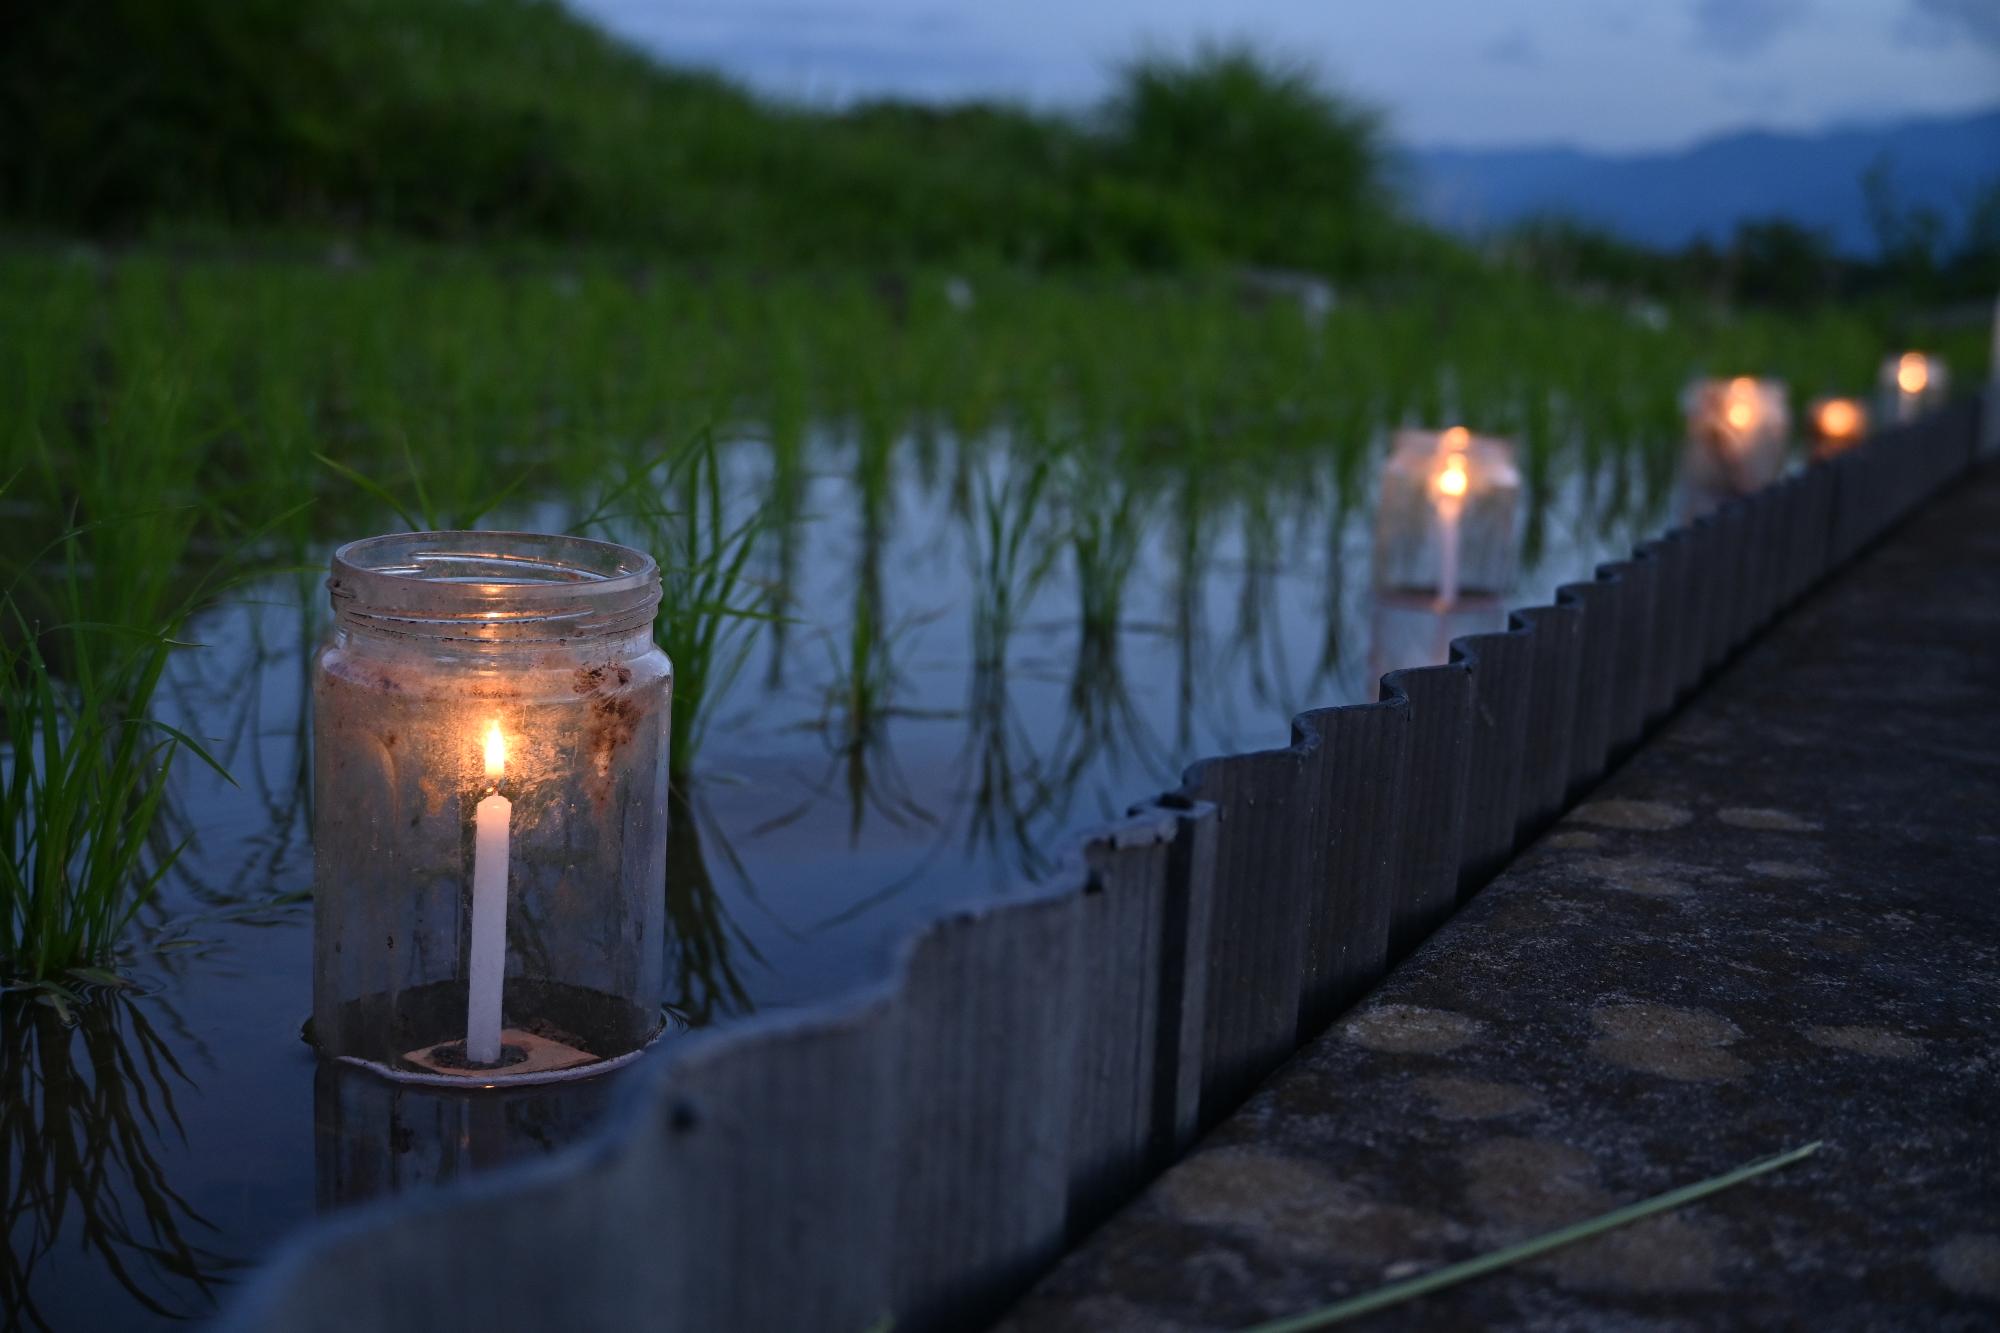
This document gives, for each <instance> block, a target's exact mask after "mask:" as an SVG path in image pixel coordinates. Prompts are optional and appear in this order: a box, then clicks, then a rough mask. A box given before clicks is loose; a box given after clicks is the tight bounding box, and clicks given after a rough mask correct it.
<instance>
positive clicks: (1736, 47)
mask: <svg viewBox="0 0 2000 1333" xmlns="http://www.w3.org/2000/svg"><path fill="white" fill-rule="evenodd" d="M1949 2H1950V0H1947V3H1949ZM1806 10H1807V4H1806V0H1695V6H1694V43H1693V44H1694V46H1695V48H1696V49H1697V50H1703V51H1711V52H1713V53H1715V54H1717V55H1723V56H1729V57H1732V58H1734V59H1738V60H1742V59H1748V58H1749V57H1751V56H1754V55H1757V54H1759V53H1760V52H1762V51H1763V50H1764V48H1766V47H1768V46H1769V45H1770V44H1771V43H1772V42H1774V41H1776V40H1777V38H1778V36H1779V35H1780V34H1781V33H1783V32H1784V31H1785V30H1786V29H1787V28H1791V27H1795V26H1797V24H1798V22H1799V20H1801V19H1803V18H1804V17H1805V16H1806Z"/></svg>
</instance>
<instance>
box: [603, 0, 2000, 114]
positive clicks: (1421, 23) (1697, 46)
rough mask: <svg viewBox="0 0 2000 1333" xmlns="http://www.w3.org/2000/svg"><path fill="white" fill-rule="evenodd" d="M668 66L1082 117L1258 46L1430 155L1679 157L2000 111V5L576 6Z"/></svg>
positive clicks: (781, 86)
mask: <svg viewBox="0 0 2000 1333" xmlns="http://www.w3.org/2000/svg"><path fill="white" fill-rule="evenodd" d="M570 3H571V4H573V5H574V6H575V7H576V8H577V9H579V10H581V11H582V12H584V13H586V14H589V15H591V16H593V17H595V18H596V19H598V20H599V21H600V22H602V23H603V24H605V25H606V26H607V27H609V28H611V29H612V30H613V31H615V32H618V33H620V34H622V35H624V36H626V37H628V38H630V39H632V40H633V41H635V42H637V43H638V44H640V45H642V46H645V47H647V48H649V49H651V50H653V51H655V52H658V53H659V54H660V55H662V56H663V57H665V58H667V59H669V60H674V61H678V62H682V63H691V64H700V65H706V66H712V67H718V68H721V69H723V70H725V71H728V72H729V73H731V74H733V75H735V76H737V77H738V78H740V79H742V80H744V81H746V82H748V83H750V84H752V85H754V86H756V87H758V88H761V89H764V90H766V91H769V92H774V93H779V94H783V95H785V96H789V97H796V98H805V99H808V100H814V101H840V100H845V99H848V98H852V97H854V96H857V95H870V94H897V95H902V96H909V97H919V98H927V99H952V98H961V97H967V96H999V97H1005V98H1010V99H1014V100H1021V101H1028V102H1031V103H1034V104H1036V105H1040V106H1063V105H1076V104H1081V103H1084V102H1087V101H1089V100H1090V99H1092V98H1093V97H1095V96H1097V95H1098V94H1099V93H1100V92H1102V90H1103V88H1104V80H1105V71H1106V69H1107V68H1108V67H1109V66H1110V65H1112V64H1114V63H1115V62H1116V61H1117V60H1118V59H1120V58H1121V57H1123V56H1126V55H1129V54H1131V53H1132V52H1134V51H1136V50H1139V49H1142V48H1144V47H1146V46H1147V45H1149V44H1150V45H1153V46H1164V47H1168V48H1172V49H1180V48H1185V47H1186V46H1188V45H1189V44H1190V43H1191V42H1193V41H1194V40H1195V39H1197V38H1200V37H1204V36H1210V37H1233V36H1242V37H1248V38H1250V39H1252V40H1254V41H1256V42H1257V43H1259V44H1260V45H1262V46H1264V47H1266V48H1268V49H1270V50H1272V51H1274V52H1279V53H1283V54H1286V55H1292V56H1298V57H1303V58H1306V59H1308V60H1311V61H1312V62H1313V63H1314V64H1316V65H1317V66H1318V67H1319V68H1320V69H1321V70H1322V71H1324V72H1325V74H1326V75H1327V76H1328V77H1329V78H1330V79H1331V81H1332V82H1333V83H1335V84H1336V85H1337V86H1339V87H1342V88H1344V89H1346V90H1348V91H1350V92H1353V93H1357V94H1359V95H1360V96H1362V97H1363V98H1365V99H1367V100H1368V101H1371V102H1373V103H1374V104H1375V105H1377V106H1378V107H1381V108H1382V109H1384V110H1386V111H1387V112H1388V113H1389V116H1390V123H1391V126H1392V129H1393V130H1394V132H1395V133H1396V134H1397V136H1398V137H1399V138H1401V139H1403V140H1404V141H1405V142H1408V143H1413V144H1418V145H1423V146H1441V145H1448V146H1469V147H1485V146H1494V145H1526V144H1551V143H1561V144H1571V145H1576V146H1581V147H1586V148H1597V149H1609V150H1638V149H1653V148H1675V147H1680V146H1682V145H1684V144H1687V143H1689V142H1692V141H1693V140H1696V139H1699V138H1703V137H1706V136H1708V135H1711V134H1715V133H1718V132H1721V131H1726V130H1734V129H1741V128H1744V127H1747V126H1756V127H1763V128H1772V129H1818V128H1821V127H1824V126H1827V125H1831V124H1841V123H1856V122H1859V123H1869V122H1877V121H1881V120H1885V119H1892V118H1900V117H1905V116H1915V115H1926V114H1937V113H1952V112H1960V111H1967V110H1971V109H1974V108H1978V107H1987V106H1992V105H1995V104H2000V0H1232V2H1230V3H1206V4H1204V3H1197V2H1196V0H985V2H984V3H979V4H972V3H964V2H963V0H960V2H958V3H944V0H735V2H732V0H711V2H709V3H690V2H689V0H570Z"/></svg>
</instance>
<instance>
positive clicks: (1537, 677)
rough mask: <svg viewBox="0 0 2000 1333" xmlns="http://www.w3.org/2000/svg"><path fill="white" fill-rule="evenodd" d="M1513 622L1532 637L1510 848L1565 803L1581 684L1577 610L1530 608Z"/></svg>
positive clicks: (1540, 827) (1566, 605)
mask: <svg viewBox="0 0 2000 1333" xmlns="http://www.w3.org/2000/svg"><path fill="white" fill-rule="evenodd" d="M1514 619H1515V620H1517V621H1519V622H1521V623H1523V624H1525V625H1528V626H1530V627H1531V628H1532V629H1533V630H1534V634H1535V670H1534V674H1533V677H1532V679H1531V682H1530V684H1529V687H1528V689H1529V693H1528V723H1527V727H1526V728H1525V731H1524V734H1523V737H1522V743H1521V808H1520V814H1519V817H1518V818H1517V819H1516V820H1515V824H1514V841H1515V845H1516V846H1520V845H1522V844H1525V843H1526V842H1527V841H1528V840H1529V839H1531V838H1534V837H1536V836H1537V835H1539V834H1540V833H1541V831H1542V830H1543V829H1545V828H1547V827H1548V826H1549V825H1550V824H1552V823H1554V822H1555V818H1556V816H1557V815H1559V814H1561V813H1562V811H1563V807H1564V806H1565V805H1566V804H1567V802H1568V796H1569V784H1570V775H1571V772H1572V769H1573V764H1574V759H1573V754H1574V749H1575V741H1574V735H1573V733H1574V724H1575V720H1576V712H1577V695H1578V693H1579V692H1580V690H1581V687H1582V680H1583V608H1582V607H1580V606H1576V605H1573V604H1569V603H1561V604H1558V605H1556V606H1531V607H1526V608H1524V609H1522V610H1519V611H1516V612H1514Z"/></svg>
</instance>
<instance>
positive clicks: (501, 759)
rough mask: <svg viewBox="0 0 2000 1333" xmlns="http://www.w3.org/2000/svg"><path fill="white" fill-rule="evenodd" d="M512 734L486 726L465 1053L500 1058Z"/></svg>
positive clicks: (486, 1061) (480, 1060)
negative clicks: (506, 788)
mask: <svg viewBox="0 0 2000 1333" xmlns="http://www.w3.org/2000/svg"><path fill="white" fill-rule="evenodd" d="M506 767H507V738H506V737H505V736H504V735H502V734H501V731H500V723H499V722H498V721H495V722H492V723H489V724H488V725H487V728H486V780H487V782H489V783H491V784H492V790H491V791H490V792H489V793H488V794H487V796H486V798H485V799H484V800H482V801H480V803H479V805H478V807H477V808H476V809H475V810H474V812H473V830H474V831H473V841H472V945H471V949H470V957H469V959H468V961H467V966H466V974H467V985H466V1001H465V1058H466V1060H467V1061H468V1062H469V1063H472V1064H481V1065H493V1064H498V1063H500V985H501V979H502V978H503V977H504V976H505V975H506V971H507V854H508V845H507V844H508V840H509V829H508V825H509V824H510V823H511V821H512V820H513V817H514V803H513V802H512V801H510V800H508V799H507V798H506V797H505V796H502V795H501V794H500V778H501V775H502V774H503V773H504V772H505V770H506Z"/></svg>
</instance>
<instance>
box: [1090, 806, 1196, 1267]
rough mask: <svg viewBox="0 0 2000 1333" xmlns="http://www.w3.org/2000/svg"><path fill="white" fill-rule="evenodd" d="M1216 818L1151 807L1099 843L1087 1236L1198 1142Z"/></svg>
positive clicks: (1093, 880) (1095, 849)
mask: <svg viewBox="0 0 2000 1333" xmlns="http://www.w3.org/2000/svg"><path fill="white" fill-rule="evenodd" d="M1214 832H1215V812H1214V810H1213V809H1212V808H1211V807H1209V806H1206V805H1203V806H1198V807H1193V808H1188V809H1180V810H1174V809H1168V808H1166V807H1164V806H1160V805H1150V806H1143V807H1140V808H1139V809H1136V810H1134V811H1133V812H1132V814H1131V816H1130V817H1129V818H1127V819H1125V820H1122V821H1120V822H1119V823H1117V824H1112V825H1109V826H1107V827H1105V828H1102V829H1099V830H1098V831H1096V832H1095V833H1093V834H1091V835H1090V836H1089V837H1088V838H1087V839H1086V840H1085V841H1084V843H1083V846H1082V848H1081V849H1080V851H1079V852H1078V855H1079V856H1080V857H1081V858H1082V861H1083V864H1084V866H1085V870H1086V882H1085V891H1084V895H1083V902H1082V904H1081V917H1082V920H1081V922H1080V924H1079V930H1080V937H1079V941H1078V945H1079V949H1080V956H1081V957H1082V959H1083V960H1084V961H1083V966H1082V972H1081V978H1080V981H1079V1001H1078V1006H1077V1016H1078V1019H1079V1021H1080V1022H1081V1023H1082V1031H1081V1033H1080V1034H1079V1036H1078V1041H1077V1072H1076V1082H1075V1092H1074V1099H1073V1101H1072V1104H1071V1118H1070V1131H1069V1154H1070V1170H1069V1176H1070V1187H1069V1218H1068V1225H1069V1230H1070V1232H1071V1233H1072V1234H1076V1233H1078V1232H1080V1231H1081V1230H1084V1229H1087V1228H1088V1227H1090V1226H1091V1225H1092V1224H1094V1223H1095V1222H1096V1221H1097V1220H1099V1219H1100V1218H1102V1216H1103V1215H1104V1214H1105V1212H1106V1211H1107V1210H1108V1209H1109V1208H1111V1207H1112V1206H1113V1205H1115V1204H1116V1203H1117V1202H1119V1201H1120V1200H1121V1199H1123V1198H1124V1197H1125V1196H1126V1195H1128V1194H1129V1193H1131V1192H1132V1191H1133V1190H1135V1189H1137V1188H1138V1187H1139V1186H1140V1185H1141V1184H1143V1183H1144V1182H1145V1181H1146V1179H1147V1178H1149V1177H1150V1176H1151V1175H1152V1174H1153V1173H1154V1172H1156V1171H1158V1170H1160V1169H1161V1168H1162V1167H1163V1166H1165V1165H1166V1164H1167V1163H1168V1162H1170V1161H1172V1160H1173V1158H1174V1157H1175V1156H1177V1155H1178V1154H1179V1152H1180V1151H1181V1150H1182V1149H1183V1148H1185V1147H1186V1146H1187V1145H1188V1144H1189V1143H1190V1142H1192V1141H1193V1138H1194V1133H1195V1125H1196V1114H1197V1110H1198V1103H1199V1097H1200V1087H1201V1084H1200V1075H1201V1044H1202V1021H1201V1018H1202V1012H1203V1005H1204V1002H1205V1000H1206V998H1207V997H1206V993H1205V991H1206V976H1207V952H1206V940H1207V931H1208V910H1209V903H1210V900H1211V895H1212V892H1213V887H1214V870H1215V864H1214Z"/></svg>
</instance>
